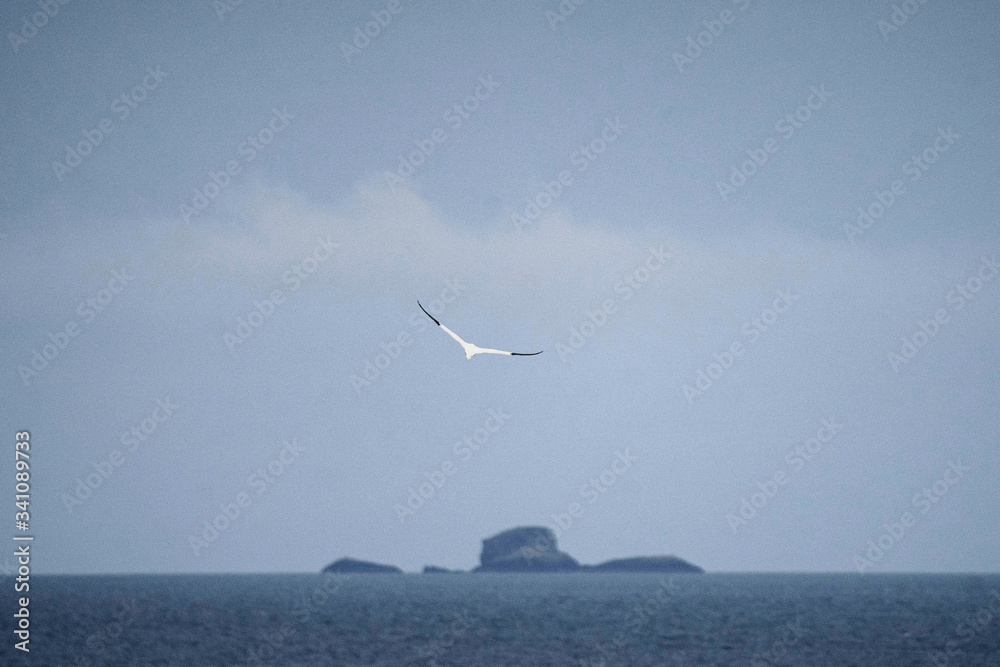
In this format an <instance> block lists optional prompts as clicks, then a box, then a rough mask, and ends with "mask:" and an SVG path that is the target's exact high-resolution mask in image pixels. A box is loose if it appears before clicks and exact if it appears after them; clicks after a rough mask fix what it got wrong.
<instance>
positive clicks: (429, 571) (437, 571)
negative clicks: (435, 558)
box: [424, 565, 461, 574]
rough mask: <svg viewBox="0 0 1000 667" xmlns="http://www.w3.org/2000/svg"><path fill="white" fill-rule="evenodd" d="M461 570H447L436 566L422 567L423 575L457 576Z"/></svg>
mask: <svg viewBox="0 0 1000 667" xmlns="http://www.w3.org/2000/svg"><path fill="white" fill-rule="evenodd" d="M460 572H461V570H449V569H448V568H445V567H438V566H436V565H424V574H459V573H460Z"/></svg>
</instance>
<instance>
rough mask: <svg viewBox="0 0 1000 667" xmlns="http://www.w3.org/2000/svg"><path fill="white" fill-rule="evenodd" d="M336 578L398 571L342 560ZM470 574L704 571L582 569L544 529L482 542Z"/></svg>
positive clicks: (629, 566)
mask: <svg viewBox="0 0 1000 667" xmlns="http://www.w3.org/2000/svg"><path fill="white" fill-rule="evenodd" d="M323 571H324V572H330V573H335V574H398V573H401V572H402V570H400V569H399V568H398V567H394V566H392V565H381V564H379V563H370V562H367V561H362V560H355V559H353V558H341V559H340V560H338V561H336V562H335V563H331V564H330V565H327V566H326V567H325V568H323ZM472 571H473V572H666V573H671V574H701V573H703V572H704V570H703V569H701V568H700V567H698V566H697V565H692V564H691V563H689V562H687V561H686V560H683V559H682V558H678V557H677V556H636V557H632V558H616V559H614V560H609V561H605V562H604V563H599V564H597V565H581V564H580V563H579V562H578V561H577V560H576V559H575V558H573V557H572V556H570V555H569V554H567V553H565V552H563V551H559V547H558V546H557V545H556V536H555V533H553V532H552V529H550V528H546V527H544V526H523V527H520V528H511V529H509V530H505V531H503V532H501V533H497V534H496V535H494V536H493V537H488V538H486V539H485V540H483V550H482V553H480V555H479V566H478V567H476V568H475V569H474V570H472ZM460 572H461V570H446V569H445V568H441V567H435V566H433V565H428V566H426V567H424V574H452V573H460Z"/></svg>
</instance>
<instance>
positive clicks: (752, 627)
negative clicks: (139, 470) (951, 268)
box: [0, 573, 1000, 667]
mask: <svg viewBox="0 0 1000 667" xmlns="http://www.w3.org/2000/svg"><path fill="white" fill-rule="evenodd" d="M7 583H8V584H9V583H10V582H9V581H8V582H7ZM31 587H32V590H31V605H30V610H31V643H30V647H31V653H30V654H29V655H25V654H23V653H22V652H20V651H17V650H15V649H14V648H13V643H14V641H15V638H14V636H13V633H12V626H11V614H12V612H13V610H14V600H13V594H12V592H11V591H10V587H8V586H5V590H4V591H3V592H2V593H0V604H2V605H3V614H2V618H3V622H2V624H0V625H2V628H3V638H4V639H3V645H2V646H0V664H3V665H45V666H53V667H54V666H63V665H67V666H70V665H71V666H77V665H80V666H82V665H122V666H128V665H135V666H137V667H145V666H148V665H157V666H160V665H178V666H181V665H183V666H184V667H195V666H199V665H213V666H224V665H302V666H307V665H308V666H317V667H318V666H320V665H324V666H332V665H336V666H341V665H345V666H346V665H464V666H467V665H489V666H491V667H494V666H500V665H567V666H569V665H574V666H583V665H587V666H597V665H608V666H611V665H751V666H754V667H760V666H763V665H837V666H838V667H840V666H844V665H866V666H867V665H878V666H880V667H895V666H897V665H935V664H936V665H1000V576H928V575H846V574H845V575H842V574H835V575H761V574H751V575H727V574H707V575H675V576H666V575H657V574H594V573H586V574H534V575H522V574H484V575H468V574H465V575H347V576H345V575H337V576H333V575H224V576H217V575H206V576H91V577H76V576H59V577H56V576H47V577H46V576H38V577H32V580H31Z"/></svg>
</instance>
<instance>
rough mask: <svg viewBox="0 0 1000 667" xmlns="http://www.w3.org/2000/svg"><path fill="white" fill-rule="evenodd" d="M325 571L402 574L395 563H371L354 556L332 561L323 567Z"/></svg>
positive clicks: (334, 572)
mask: <svg viewBox="0 0 1000 667" xmlns="http://www.w3.org/2000/svg"><path fill="white" fill-rule="evenodd" d="M323 571H324V572H332V573H333V574H402V573H403V571H402V570H400V569H399V568H398V567H396V566H395V565H382V564H381V563H370V562H368V561H366V560H355V559H354V558H341V559H340V560H338V561H335V562H333V563H330V564H329V565H327V566H326V567H324V568H323Z"/></svg>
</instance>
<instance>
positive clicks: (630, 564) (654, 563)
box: [584, 556, 705, 574]
mask: <svg viewBox="0 0 1000 667" xmlns="http://www.w3.org/2000/svg"><path fill="white" fill-rule="evenodd" d="M584 568H585V569H587V570H590V571H593V572H672V573H677V574H702V573H704V572H705V570H703V569H701V568H700V567H698V566H697V565H692V564H691V563H689V562H687V561H686V560H684V559H682V558H678V557H677V556H636V557H634V558H616V559H614V560H609V561H605V562H603V563H600V564H599V565H585V566H584Z"/></svg>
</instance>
